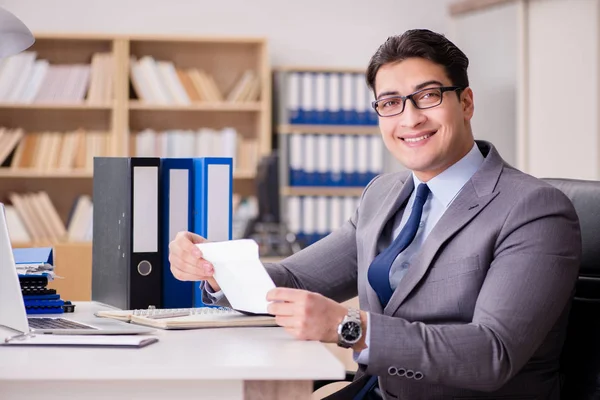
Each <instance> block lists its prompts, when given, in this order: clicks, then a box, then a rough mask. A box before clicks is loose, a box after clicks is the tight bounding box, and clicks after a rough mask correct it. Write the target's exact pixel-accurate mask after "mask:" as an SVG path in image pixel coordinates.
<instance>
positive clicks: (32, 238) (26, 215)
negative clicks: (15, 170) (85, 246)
mask: <svg viewBox="0 0 600 400" xmlns="http://www.w3.org/2000/svg"><path fill="white" fill-rule="evenodd" d="M8 199H9V200H10V202H11V204H8V205H6V206H5V210H6V219H7V224H8V231H9V234H10V238H11V241H12V242H19V243H30V242H34V243H35V242H38V243H41V242H50V243H59V242H64V241H69V242H89V241H91V240H92V213H93V205H92V202H91V199H90V197H89V196H88V195H81V196H79V197H78V198H77V199H76V200H75V203H74V205H73V207H72V211H71V214H70V216H69V218H68V220H67V224H65V223H63V221H62V220H61V218H60V216H59V214H58V212H57V210H56V208H55V206H54V205H53V204H52V200H51V199H50V197H49V196H48V193H46V192H45V191H40V192H30V193H12V192H11V193H9V194H8Z"/></svg>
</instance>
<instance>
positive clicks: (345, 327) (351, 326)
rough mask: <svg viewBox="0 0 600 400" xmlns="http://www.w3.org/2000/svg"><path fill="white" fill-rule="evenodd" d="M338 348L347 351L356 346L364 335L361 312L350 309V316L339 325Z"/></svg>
mask: <svg viewBox="0 0 600 400" xmlns="http://www.w3.org/2000/svg"><path fill="white" fill-rule="evenodd" d="M337 333H338V342H337V344H338V346H340V347H343V348H345V349H347V348H350V347H352V346H354V345H355V344H356V343H358V341H359V340H360V338H361V337H362V335H363V329H362V324H361V321H360V312H359V311H358V310H356V309H354V308H349V309H348V314H347V315H346V316H345V317H344V319H343V320H342V322H340V324H339V325H338V328H337Z"/></svg>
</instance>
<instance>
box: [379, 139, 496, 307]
mask: <svg viewBox="0 0 600 400" xmlns="http://www.w3.org/2000/svg"><path fill="white" fill-rule="evenodd" d="M478 145H479V147H480V149H481V150H482V153H483V154H486V153H487V157H486V159H485V161H484V162H483V164H482V165H481V167H480V169H479V170H478V171H477V172H476V173H475V175H473V177H472V178H471V179H470V180H469V181H468V182H467V183H466V184H465V187H464V188H463V189H462V190H461V191H460V193H459V194H458V196H457V197H456V199H454V201H453V202H452V204H450V207H448V209H447V210H446V212H445V213H444V215H443V216H442V217H441V218H440V220H439V221H438V222H437V224H436V225H435V227H434V228H433V230H432V231H431V233H430V234H429V236H428V237H427V239H426V240H425V242H424V243H423V246H422V247H421V249H420V251H419V253H418V254H417V255H416V256H415V258H414V259H413V261H412V262H411V265H412V266H411V267H410V268H409V269H408V271H407V273H406V275H404V278H402V280H401V281H400V284H399V285H398V287H397V288H396V290H395V291H394V293H393V294H392V298H391V299H390V301H389V302H388V304H387V306H386V307H385V309H384V314H386V315H393V314H394V313H395V312H396V311H397V310H398V308H399V307H400V305H401V304H402V302H403V301H404V300H405V299H406V297H407V296H408V295H409V294H410V292H411V291H412V290H413V289H414V288H415V287H416V286H417V284H418V283H419V281H420V280H421V279H422V278H423V276H424V275H425V273H426V272H427V270H428V269H429V268H430V266H431V262H432V261H433V259H434V257H435V255H436V254H437V252H438V251H439V249H440V248H441V247H442V245H443V244H444V243H445V242H446V241H447V240H448V239H450V238H451V237H452V236H453V235H454V234H455V233H456V232H458V231H459V230H460V229H462V228H463V227H464V226H465V225H466V224H468V223H469V221H471V220H472V219H473V218H475V216H476V215H477V214H479V213H480V212H481V211H482V210H483V209H484V208H485V207H486V206H487V205H488V204H489V203H490V202H491V201H492V200H493V199H494V198H495V197H496V196H497V195H498V194H499V193H500V192H498V191H496V192H494V188H495V186H496V182H497V181H498V179H499V177H500V173H501V171H502V168H503V166H504V161H503V160H502V158H500V156H499V155H498V153H497V152H496V151H495V149H494V148H493V147H492V146H491V145H489V144H488V143H485V142H478ZM486 146H489V148H485V147H486ZM482 147H483V148H482ZM486 150H487V151H486Z"/></svg>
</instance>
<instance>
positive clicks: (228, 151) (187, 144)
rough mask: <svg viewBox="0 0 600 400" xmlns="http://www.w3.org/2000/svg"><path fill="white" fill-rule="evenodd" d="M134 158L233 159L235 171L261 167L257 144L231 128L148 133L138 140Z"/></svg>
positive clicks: (252, 169) (137, 137) (146, 130)
mask: <svg viewBox="0 0 600 400" xmlns="http://www.w3.org/2000/svg"><path fill="white" fill-rule="evenodd" d="M135 156H136V157H162V158H193V157H231V158H233V160H234V164H233V168H234V170H239V171H255V170H256V167H257V165H258V140H257V139H256V138H252V137H246V136H244V135H241V134H240V133H238V132H237V131H236V130H235V129H234V128H231V127H226V128H223V129H221V130H217V129H211V128H200V129H198V130H176V129H173V130H169V131H162V132H160V131H159V132H157V131H155V130H153V129H145V130H143V131H141V132H139V133H137V134H136V136H135Z"/></svg>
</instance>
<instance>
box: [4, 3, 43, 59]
mask: <svg viewBox="0 0 600 400" xmlns="http://www.w3.org/2000/svg"><path fill="white" fill-rule="evenodd" d="M33 42H35V39H34V37H33V34H32V33H31V31H30V30H29V28H27V27H26V26H25V24H24V23H23V22H21V20H20V19H19V18H17V17H15V16H14V15H13V14H11V13H10V12H8V11H6V10H5V9H3V8H2V7H0V58H4V57H8V56H12V55H15V54H18V53H20V52H22V51H23V50H25V49H27V48H29V47H30V46H31V45H32V44H33Z"/></svg>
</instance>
